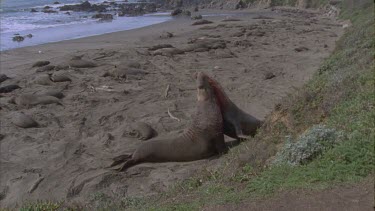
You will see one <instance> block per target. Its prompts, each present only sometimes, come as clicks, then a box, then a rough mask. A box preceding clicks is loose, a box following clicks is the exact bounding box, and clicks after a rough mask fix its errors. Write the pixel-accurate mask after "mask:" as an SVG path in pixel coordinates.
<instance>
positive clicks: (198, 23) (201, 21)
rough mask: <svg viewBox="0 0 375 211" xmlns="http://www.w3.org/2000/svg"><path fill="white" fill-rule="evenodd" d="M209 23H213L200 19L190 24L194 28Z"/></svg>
mask: <svg viewBox="0 0 375 211" xmlns="http://www.w3.org/2000/svg"><path fill="white" fill-rule="evenodd" d="M211 23H213V22H212V21H209V20H204V19H202V20H198V21H195V22H194V23H193V24H191V25H193V26H196V25H203V24H211Z"/></svg>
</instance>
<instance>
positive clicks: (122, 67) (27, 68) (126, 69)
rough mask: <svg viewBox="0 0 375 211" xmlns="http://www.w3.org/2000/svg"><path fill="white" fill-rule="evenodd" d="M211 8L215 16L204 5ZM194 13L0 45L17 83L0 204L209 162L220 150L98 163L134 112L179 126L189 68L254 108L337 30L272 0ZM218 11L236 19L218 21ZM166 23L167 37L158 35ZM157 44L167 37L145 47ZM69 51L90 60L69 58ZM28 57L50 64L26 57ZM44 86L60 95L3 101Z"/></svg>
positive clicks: (115, 192) (5, 126)
mask: <svg viewBox="0 0 375 211" xmlns="http://www.w3.org/2000/svg"><path fill="white" fill-rule="evenodd" d="M218 13H219V14H222V15H219V16H215V15H213V14H218ZM199 14H203V15H209V16H204V19H206V20H210V21H212V22H213V23H211V24H205V25H192V23H193V22H194V20H191V19H190V18H183V17H181V18H177V19H174V20H172V21H168V22H164V23H160V24H156V25H152V26H148V27H144V28H139V29H134V30H129V31H123V32H115V33H110V34H105V35H100V36H93V37H87V38H81V39H76V40H68V41H62V42H57V43H48V44H43V45H38V46H32V47H25V48H18V49H14V50H10V51H4V52H1V61H0V62H1V67H0V68H1V73H2V74H6V75H7V76H8V77H10V78H11V79H8V80H6V81H4V82H2V83H1V87H4V86H6V85H11V84H17V85H19V86H20V87H21V89H16V90H14V91H12V92H9V93H4V94H1V98H0V106H1V107H0V108H1V110H0V115H1V139H0V141H1V142H0V144H1V148H0V159H1V160H0V168H1V172H2V173H1V179H0V200H1V201H0V203H1V206H2V207H7V206H9V207H14V206H16V205H17V204H18V205H19V204H21V203H23V202H24V201H28V200H37V199H48V200H65V201H68V202H79V203H85V202H88V199H90V197H92V195H93V194H96V193H104V194H106V195H108V196H111V197H136V196H148V195H154V194H157V193H160V192H163V191H165V190H167V189H168V188H169V187H171V186H172V185H173V184H175V183H176V182H178V181H182V180H183V179H186V178H189V177H190V176H191V175H194V174H195V173H196V172H199V171H202V170H204V169H210V168H215V166H218V165H220V164H221V161H222V159H220V158H218V159H210V160H200V161H194V162H184V163H145V164H140V165H137V166H134V167H132V168H130V169H129V170H128V171H126V172H123V173H118V172H114V171H111V170H108V169H105V167H107V166H108V165H109V164H110V163H111V158H113V157H114V156H116V155H119V154H123V153H125V152H132V151H134V149H136V147H137V146H138V145H139V144H141V143H142V141H141V140H138V139H137V138H132V137H129V136H128V135H127V134H128V132H129V131H130V130H131V127H132V125H133V124H134V123H136V122H145V123H148V124H149V125H150V126H151V127H152V128H154V129H155V130H156V131H157V133H158V137H170V136H172V135H174V134H177V133H180V132H181V131H182V130H183V129H184V128H186V126H187V125H188V124H189V122H190V119H191V118H190V117H191V115H192V114H193V112H194V110H195V107H194V106H195V103H196V90H195V83H194V80H193V74H194V73H195V72H197V71H204V72H205V73H207V74H208V75H210V76H211V77H213V78H215V79H216V80H217V81H219V82H220V83H221V85H222V86H223V87H224V88H225V91H226V92H227V94H228V95H229V97H230V98H231V99H232V101H233V102H235V103H236V104H237V105H238V106H239V107H240V108H241V109H243V110H244V111H246V112H248V113H250V114H252V115H253V116H255V117H257V118H259V119H264V118H265V117H266V115H267V114H269V113H270V112H271V111H272V110H273V108H274V107H275V105H276V104H277V103H278V102H280V100H281V99H282V98H283V97H284V96H286V95H287V94H288V93H291V92H293V91H294V90H295V89H296V88H299V87H301V86H302V85H303V84H305V83H306V82H307V81H308V80H309V79H310V78H311V76H312V75H313V73H314V71H316V70H317V68H318V66H319V65H320V64H321V63H322V61H323V59H324V58H326V57H327V56H328V55H329V54H330V52H332V50H333V49H334V47H335V41H336V40H337V39H338V38H339V37H340V36H341V35H342V32H343V27H342V23H339V22H337V21H336V20H335V19H333V18H330V17H325V16H323V15H321V14H319V13H318V12H316V11H308V10H296V9H288V8H276V9H273V10H271V9H265V10H241V11H223V10H220V11H209V10H207V11H204V10H201V11H199ZM193 15H194V14H193ZM228 18H232V19H238V20H237V21H223V20H228ZM229 20H230V19H229ZM167 32H169V33H172V34H173V37H169V38H168V36H167ZM202 43H204V45H202ZM159 44H169V45H172V46H173V48H161V49H159V50H150V48H151V47H153V46H156V45H159ZM159 47H160V46H159ZM172 49H173V50H172ZM73 57H79V58H81V59H82V60H85V61H90V62H91V63H93V64H95V67H90V68H77V67H72V66H71V65H69V64H70V61H71V58H73ZM37 61H49V62H50V65H53V66H57V67H55V68H51V69H50V70H48V69H47V68H45V69H43V68H42V67H32V66H33V64H34V63H35V62H37ZM48 74H51V75H52V76H55V75H65V76H67V77H69V78H70V79H71V81H67V82H53V81H50V82H48V83H41V82H40V81H41V80H40V79H41V77H46V76H47V75H48ZM167 87H168V89H167ZM50 90H59V91H61V92H62V93H63V94H64V96H65V97H64V98H62V99H61V104H62V105H58V104H48V105H36V106H22V105H17V104H12V103H9V100H10V99H11V98H13V97H18V96H21V95H24V94H41V93H44V92H46V91H50ZM168 110H169V111H170V113H171V114H172V115H173V116H175V117H176V118H178V119H179V120H180V121H177V120H176V119H174V118H171V117H170V115H169V114H168ZM17 112H23V113H25V114H27V115H29V116H31V117H32V118H33V119H34V120H35V121H36V122H38V123H39V127H37V128H27V129H25V128H20V127H18V126H16V125H15V124H14V123H12V122H13V118H14V114H15V113H17ZM227 140H228V141H229V140H230V139H229V138H228V139H227Z"/></svg>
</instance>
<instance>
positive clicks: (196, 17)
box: [191, 15, 203, 20]
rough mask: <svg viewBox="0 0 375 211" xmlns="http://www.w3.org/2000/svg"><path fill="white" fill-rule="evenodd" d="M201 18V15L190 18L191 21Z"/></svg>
mask: <svg viewBox="0 0 375 211" xmlns="http://www.w3.org/2000/svg"><path fill="white" fill-rule="evenodd" d="M202 18H203V17H202V15H195V16H193V17H191V19H192V20H200V19H202Z"/></svg>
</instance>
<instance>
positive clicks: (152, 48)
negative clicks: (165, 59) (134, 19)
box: [148, 44, 173, 51]
mask: <svg viewBox="0 0 375 211" xmlns="http://www.w3.org/2000/svg"><path fill="white" fill-rule="evenodd" d="M162 48H173V46H172V45H171V44H158V45H154V46H152V47H149V48H148V50H149V51H155V50H159V49H162Z"/></svg>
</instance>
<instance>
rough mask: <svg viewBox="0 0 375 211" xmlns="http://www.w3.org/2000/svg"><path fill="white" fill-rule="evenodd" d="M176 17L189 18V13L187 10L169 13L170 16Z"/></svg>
mask: <svg viewBox="0 0 375 211" xmlns="http://www.w3.org/2000/svg"><path fill="white" fill-rule="evenodd" d="M177 15H186V16H191V12H190V11H189V10H181V9H175V10H173V11H172V12H171V16H177Z"/></svg>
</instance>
